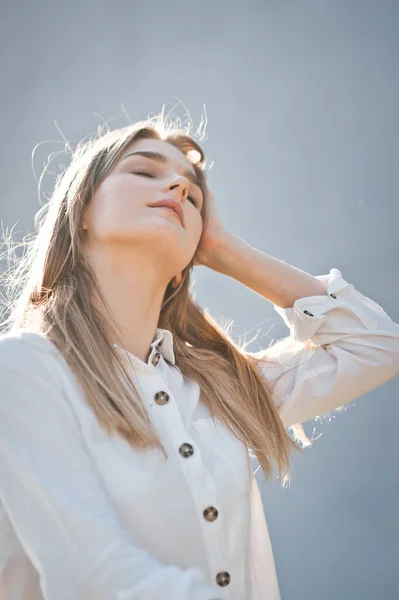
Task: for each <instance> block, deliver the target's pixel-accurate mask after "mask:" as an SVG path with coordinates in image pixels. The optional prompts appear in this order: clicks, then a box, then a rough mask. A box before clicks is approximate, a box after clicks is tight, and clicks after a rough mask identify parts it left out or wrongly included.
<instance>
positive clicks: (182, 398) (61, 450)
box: [0, 269, 399, 600]
mask: <svg viewBox="0 0 399 600" xmlns="http://www.w3.org/2000/svg"><path fill="white" fill-rule="evenodd" d="M320 279H323V280H326V281H327V282H328V289H327V293H326V294H325V295H322V296H314V297H308V298H301V299H300V300H297V301H296V302H295V305H294V307H293V308H289V309H285V310H283V309H280V308H278V307H276V310H277V311H278V313H279V314H280V315H281V316H282V317H283V319H284V320H285V322H286V323H287V325H288V326H289V328H290V330H291V334H292V337H293V338H294V339H296V340H298V341H299V342H301V341H307V340H309V339H311V341H312V342H313V343H314V344H315V346H316V347H315V348H314V349H313V350H312V351H311V352H309V350H305V349H304V350H303V351H300V352H299V353H297V354H295V355H293V354H292V351H290V350H289V349H286V350H285V351H284V352H283V351H282V354H281V356H280V360H279V362H276V360H275V358H270V361H269V360H268V359H267V357H266V358H265V360H264V361H263V362H262V373H263V374H264V376H265V377H266V378H267V380H268V381H270V382H271V383H272V382H274V388H273V389H274V398H275V402H276V405H277V406H278V407H279V412H280V415H281V418H282V420H283V422H284V424H285V425H286V426H288V425H290V424H292V423H296V422H300V421H304V420H306V419H309V418H311V417H314V416H316V415H320V414H325V413H326V412H328V411H330V410H332V409H334V408H337V407H339V406H341V405H343V404H344V403H347V402H349V401H351V400H354V399H355V398H358V397H359V396H360V395H362V394H365V393H366V392H368V391H370V390H372V389H374V388H376V387H378V386H380V385H382V384H383V383H384V382H386V381H388V380H389V379H391V378H393V377H394V376H395V375H397V374H398V371H399V327H398V325H396V324H395V323H394V322H393V321H392V320H391V319H390V317H389V316H388V315H387V314H386V313H385V312H384V311H383V310H382V308H381V307H380V306H378V305H377V304H376V303H375V302H373V301H372V300H370V299H368V298H367V297H365V296H364V295H362V294H361V293H359V292H358V291H357V290H356V289H355V288H354V287H353V285H351V284H348V283H347V282H346V281H345V280H344V279H343V278H342V275H341V273H340V272H339V271H338V270H337V269H332V270H331V272H330V274H329V275H326V276H321V277H320ZM330 294H334V295H335V296H336V297H335V298H334V297H332V296H330ZM304 310H307V311H308V312H310V313H311V314H313V315H314V316H310V315H307V314H305V313H304V312H303V311H304ZM160 340H163V342H162V345H161V346H160V347H159V352H160V353H161V358H160V360H159V362H158V364H157V365H156V366H154V365H153V364H152V362H151V359H152V358H153V356H154V354H155V353H156V352H157V344H158V342H159V341H160ZM118 351H119V352H121V353H122V355H123V356H124V357H125V358H126V361H127V364H128V363H129V362H130V361H129V360H128V359H130V360H131V364H132V366H131V367H130V368H133V369H134V370H135V371H136V375H137V381H138V384H139V388H140V390H141V392H142V397H143V400H144V402H145V404H146V408H147V410H148V413H149V415H150V418H151V420H152V422H153V423H154V424H155V426H156V427H157V429H158V430H159V434H160V436H161V439H162V441H163V443H164V444H165V447H166V451H167V453H168V456H169V459H168V460H166V459H165V457H164V456H163V454H162V453H161V452H160V451H159V450H158V449H151V450H149V451H138V450H137V449H133V448H131V447H130V446H129V445H128V444H127V443H126V442H125V441H124V440H123V439H122V438H120V437H114V438H108V437H107V436H106V434H105V433H104V432H103V431H102V429H100V427H99V426H98V424H97V421H96V418H95V415H94V413H93V411H92V410H91V409H90V407H89V405H88V403H87V402H86V400H85V398H84V396H83V394H82V391H81V389H80V387H79V385H78V384H77V383H76V380H75V379H74V377H73V376H72V374H71V371H70V370H69V368H68V366H67V364H66V362H65V361H64V359H63V358H62V356H61V354H60V353H59V352H58V350H57V349H56V347H55V346H54V345H53V344H52V343H51V342H50V341H49V340H47V339H45V338H44V337H43V336H41V335H39V334H36V333H32V332H20V333H13V334H7V335H4V336H2V338H0V380H1V384H0V501H1V503H0V597H1V598H2V600H43V599H45V600H161V599H162V600H168V599H170V600H172V599H173V600H218V599H224V600H278V599H279V597H280V596H279V589H278V583H277V577H276V571H275V566H274V560H273V554H272V548H271V544H270V539H269V535H268V530H267V525H266V520H265V516H264V510H263V506H262V501H261V496H260V492H259V488H258V485H257V482H256V480H255V478H254V476H253V474H252V469H251V462H250V459H249V456H248V452H247V449H246V448H245V446H244V445H243V444H241V442H239V441H238V440H237V439H236V438H234V437H233V436H232V435H230V433H229V432H228V430H227V428H225V427H224V426H223V425H222V424H221V423H219V422H218V421H217V420H216V421H215V422H214V421H213V420H212V418H211V417H210V415H209V413H208V411H207V409H206V407H205V406H204V405H203V403H202V402H201V401H200V400H199V394H198V391H199V390H198V386H197V384H196V383H194V382H190V381H184V380H183V378H182V376H181V373H180V371H179V370H178V368H177V367H176V366H174V354H173V338H172V334H171V332H169V331H167V330H162V329H158V330H157V334H156V336H155V339H154V341H153V343H152V351H151V355H150V357H149V359H148V363H144V362H143V361H141V360H139V359H138V358H137V357H134V356H133V355H131V354H130V355H129V354H127V353H125V352H124V351H123V350H118ZM272 354H273V352H272V350H271V351H270V356H271V357H272ZM161 390H163V391H166V392H167V393H168V394H169V402H167V403H166V404H164V405H162V404H157V403H156V402H155V400H154V396H155V394H156V392H158V391H161ZM183 443H190V444H192V446H193V448H194V453H193V455H192V456H190V457H188V458H185V457H183V456H182V455H181V454H180V453H179V448H180V446H181V445H182V444H183ZM208 506H213V507H216V508H217V510H218V517H217V519H216V520H214V521H207V520H206V519H205V518H204V516H203V511H204V510H205V509H206V508H207V507H208ZM219 572H227V573H228V574H229V575H230V582H229V583H228V585H226V586H224V587H221V586H220V585H218V584H217V581H216V575H217V574H218V573H219Z"/></svg>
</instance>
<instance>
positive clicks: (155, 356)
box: [151, 352, 161, 367]
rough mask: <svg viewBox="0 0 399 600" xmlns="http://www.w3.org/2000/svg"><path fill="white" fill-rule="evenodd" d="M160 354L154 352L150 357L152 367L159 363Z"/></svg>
mask: <svg viewBox="0 0 399 600" xmlns="http://www.w3.org/2000/svg"><path fill="white" fill-rule="evenodd" d="M160 356H161V355H160V353H159V352H155V354H154V356H153V357H152V360H151V362H152V364H153V365H154V367H156V366H157V364H158V363H159V359H160Z"/></svg>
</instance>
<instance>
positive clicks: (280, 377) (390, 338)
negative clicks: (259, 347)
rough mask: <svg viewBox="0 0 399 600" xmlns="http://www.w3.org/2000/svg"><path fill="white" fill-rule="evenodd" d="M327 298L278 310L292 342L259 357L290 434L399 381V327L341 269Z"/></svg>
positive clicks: (328, 281) (329, 278)
mask: <svg viewBox="0 0 399 600" xmlns="http://www.w3.org/2000/svg"><path fill="white" fill-rule="evenodd" d="M317 279H320V280H321V281H324V282H326V284H327V290H326V294H324V295H321V296H309V297H306V298H300V299H298V300H297V301H296V302H295V303H294V306H293V307H291V308H286V309H284V308H280V307H278V306H275V307H274V308H275V310H276V311H277V312H278V313H279V314H280V315H281V317H282V318H283V320H284V322H285V323H286V325H287V326H288V327H289V329H290V335H289V337H287V338H285V339H284V340H282V341H280V342H278V343H277V344H275V345H274V346H271V347H270V348H268V349H267V350H263V351H261V352H258V353H254V354H253V355H254V356H256V357H258V359H259V358H260V359H261V360H260V362H259V363H258V365H259V367H260V369H261V372H262V374H263V375H264V377H265V379H266V380H267V382H268V383H269V384H271V389H272V392H273V398H274V402H275V404H276V406H277V407H278V410H279V414H280V416H281V419H282V421H283V423H284V424H285V426H286V427H288V426H290V425H293V424H296V423H300V422H303V421H306V420H308V419H310V418H312V417H315V416H318V415H324V414H327V413H328V412H330V411H331V410H333V409H336V408H339V407H341V406H343V405H344V404H347V403H348V402H351V401H353V400H355V399H356V398H359V397H360V396H362V395H364V394H366V393H367V392H370V391H371V390H374V389H375V388H377V387H379V386H381V385H382V384H384V383H385V382H387V381H388V380H390V379H392V378H393V377H395V376H396V375H397V374H398V373H399V326H398V325H397V324H396V323H395V322H394V321H393V320H392V319H391V318H390V317H389V316H388V315H387V313H386V312H385V311H384V310H383V309H382V308H381V306H379V305H378V304H377V303H376V302H374V301H373V300H371V299H370V298H367V296H364V295H363V294H361V293H360V292H359V291H358V290H356V289H355V287H354V286H353V285H352V284H351V283H348V282H347V281H345V279H344V278H343V277H342V274H341V272H340V271H339V270H338V269H335V268H333V269H331V271H330V273H329V275H320V276H317Z"/></svg>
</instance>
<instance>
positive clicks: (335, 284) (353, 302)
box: [274, 268, 384, 344]
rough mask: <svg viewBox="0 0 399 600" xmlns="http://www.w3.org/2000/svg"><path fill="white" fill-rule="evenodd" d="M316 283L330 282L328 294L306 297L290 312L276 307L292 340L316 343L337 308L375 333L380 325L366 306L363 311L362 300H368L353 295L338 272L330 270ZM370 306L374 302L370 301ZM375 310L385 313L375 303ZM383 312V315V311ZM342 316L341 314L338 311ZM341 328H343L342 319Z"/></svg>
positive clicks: (350, 287) (350, 285)
mask: <svg viewBox="0 0 399 600" xmlns="http://www.w3.org/2000/svg"><path fill="white" fill-rule="evenodd" d="M316 279H319V280H321V281H324V282H327V291H326V294H323V295H321V296H307V297H305V298H299V299H298V300H296V301H295V303H294V306H293V307H291V308H281V307H280V306H276V305H274V309H275V310H276V312H278V314H279V315H280V316H281V317H282V318H283V320H284V322H285V324H286V325H287V327H288V328H289V329H290V334H291V338H292V339H293V340H294V341H298V342H306V341H307V340H309V339H311V340H312V341H313V342H314V343H315V344H318V342H317V335H316V334H317V331H318V330H319V328H320V326H321V324H322V323H323V321H324V319H325V315H326V314H327V313H329V312H330V311H335V309H337V308H341V309H342V308H343V307H345V308H347V309H348V308H349V310H350V312H351V313H352V316H353V314H355V315H356V317H358V318H359V320H360V321H361V322H362V323H363V325H364V326H365V327H366V328H367V329H375V328H376V327H377V326H378V322H377V320H376V319H374V318H373V316H372V315H371V314H370V307H367V306H366V304H365V305H364V308H363V307H362V300H361V299H363V300H364V301H366V298H365V297H364V296H362V295H361V294H359V293H358V292H357V293H356V292H355V293H354V294H353V293H352V290H354V286H353V285H352V284H351V283H348V282H347V281H346V280H345V279H344V278H343V276H342V273H341V271H339V269H335V268H333V269H331V270H330V273H329V274H328V275H317V276H316ZM367 300H368V303H370V302H372V301H370V300H369V299H367ZM372 304H373V305H374V308H376V309H377V310H378V309H379V310H380V311H382V309H381V307H380V306H378V305H377V304H376V303H374V302H372ZM382 312H384V311H382ZM339 314H340V315H342V311H339ZM339 320H340V324H339V325H341V326H342V322H341V319H339Z"/></svg>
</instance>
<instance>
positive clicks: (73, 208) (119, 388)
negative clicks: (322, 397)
mask: <svg viewBox="0 0 399 600" xmlns="http://www.w3.org/2000/svg"><path fill="white" fill-rule="evenodd" d="M142 138H152V139H161V140H164V141H167V142H169V143H171V144H173V145H175V146H176V147H177V148H178V149H180V150H181V151H182V152H183V153H184V154H185V156H186V157H187V158H188V159H189V160H190V161H191V163H192V164H193V168H194V170H195V172H196V174H197V176H198V178H199V180H200V182H201V186H202V189H203V193H204V197H205V203H204V208H203V213H202V216H203V218H204V217H205V214H206V189H207V186H206V177H205V162H206V161H205V155H204V152H203V150H202V148H201V146H200V145H199V143H198V142H197V141H195V139H194V137H193V136H191V135H189V134H188V132H187V131H185V130H183V129H181V128H178V127H177V126H176V125H173V124H170V123H168V122H167V121H166V120H165V119H163V118H161V117H160V116H159V115H158V116H156V117H153V118H151V119H147V120H145V121H139V122H136V123H134V124H131V125H128V126H126V127H123V128H119V129H115V130H111V131H107V132H106V133H103V132H100V131H98V132H97V135H95V136H92V138H90V139H88V140H86V141H84V142H81V143H79V144H78V145H77V147H76V149H75V151H74V153H73V156H72V160H71V162H70V164H69V166H68V167H67V168H66V169H65V171H64V172H63V173H61V174H60V175H59V176H58V177H57V179H56V182H55V186H54V191H53V194H52V196H51V198H50V200H49V201H48V203H47V204H45V205H44V206H43V207H42V208H40V210H39V211H38V212H37V213H36V216H35V229H36V234H35V236H34V237H33V239H32V240H30V241H29V242H24V244H23V245H26V246H27V249H26V251H25V253H24V254H23V256H22V257H21V258H20V259H19V260H18V261H17V266H16V268H14V269H13V270H12V275H11V277H10V278H9V285H8V287H7V289H8V292H10V290H12V292H11V295H10V300H9V304H8V308H9V311H10V316H9V318H8V319H7V320H6V321H5V322H3V330H4V325H6V329H5V331H11V332H13V331H16V330H30V331H36V332H38V333H41V334H42V335H44V336H45V337H46V338H48V339H49V340H51V341H52V342H53V343H54V344H55V345H56V346H57V348H58V349H59V351H60V352H61V353H62V355H63V356H64V358H65V360H66V362H67V363H68V365H69V367H70V369H71V371H72V372H73V374H74V376H75V377H76V379H77V381H78V382H79V383H80V385H81V387H82V390H83V392H84V394H85V396H86V398H87V401H88V403H89V404H90V406H91V408H92V409H93V411H94V413H95V415H96V417H97V419H98V422H99V424H100V425H101V426H102V427H103V428H104V429H105V431H106V432H107V434H108V435H111V434H113V433H115V432H118V433H119V435H121V436H122V437H123V438H124V439H125V440H126V441H127V442H128V443H129V444H130V445H132V446H134V447H149V446H158V447H159V448H160V449H161V450H162V451H163V453H164V454H165V455H166V451H165V449H164V447H163V445H162V444H161V442H160V440H159V437H158V435H157V434H156V432H155V430H154V429H153V426H152V424H151V422H150V421H149V419H148V416H147V414H146V410H145V408H144V405H143V403H142V400H141V398H140V395H139V393H138V391H137V389H136V387H135V385H134V383H133V381H132V379H131V377H130V376H129V374H128V372H127V370H126V369H125V366H124V364H123V361H122V360H121V359H120V356H119V354H118V352H117V351H116V350H115V348H114V347H113V343H112V342H113V341H114V340H115V339H116V336H115V333H116V330H115V326H114V324H113V321H112V315H111V314H109V312H108V309H107V306H106V304H105V301H104V300H103V298H102V295H101V292H100V289H99V287H98V284H97V282H96V278H95V276H94V273H93V271H92V270H91V268H90V266H89V265H88V263H87V262H86V261H85V260H84V257H83V255H82V252H81V243H82V233H83V232H82V225H81V223H82V215H83V212H84V210H85V207H86V206H87V204H88V203H89V201H90V199H91V198H92V196H93V194H94V192H95V191H96V189H97V188H98V186H99V185H100V184H101V182H102V181H103V180H104V179H105V178H106V177H107V175H108V174H109V173H110V172H111V170H112V169H113V167H114V166H115V165H116V163H117V161H118V160H119V158H120V157H121V156H122V154H123V153H124V151H125V149H126V148H128V147H129V146H130V145H131V144H132V143H133V142H135V141H137V140H139V139H142ZM191 270H192V262H191V263H190V264H189V265H188V266H187V267H186V268H185V269H184V271H183V279H182V282H181V284H180V285H179V287H178V288H177V289H174V288H173V287H172V285H171V283H169V285H168V287H167V289H166V292H165V297H164V302H163V306H162V309H161V313H160V317H159V324H158V327H160V328H162V329H168V330H170V331H171V332H172V334H173V340H174V353H175V359H176V365H177V366H178V367H179V369H180V370H181V372H182V374H183V376H184V377H185V378H187V379H194V380H195V381H196V382H197V383H198V384H199V387H200V390H201V399H202V400H203V401H204V402H205V403H206V404H207V406H208V407H209V410H210V412H211V414H212V415H213V416H217V417H218V418H220V419H221V420H222V421H223V422H224V423H225V425H226V426H227V427H228V429H229V430H230V431H231V433H233V434H234V435H235V436H236V437H237V438H238V439H239V440H241V441H242V442H243V443H244V444H245V445H246V446H247V447H248V449H249V451H250V455H252V456H253V457H256V458H257V459H258V460H259V463H260V466H261V468H262V470H263V473H264V475H265V477H266V478H267V479H269V478H270V477H271V471H272V462H273V461H275V462H276V465H277V468H278V477H282V482H283V485H285V483H287V482H289V480H290V478H289V467H290V464H289V462H290V461H289V454H290V451H291V450H293V449H294V448H295V449H296V450H298V451H300V452H302V450H300V448H298V446H297V445H296V443H295V442H294V441H293V439H291V437H290V436H289V434H288V433H287V431H286V430H285V427H284V425H283V423H282V421H281V418H280V417H279V414H278V412H277V408H276V406H275V404H274V402H273V396H272V392H271V390H270V388H269V385H268V383H267V382H266V380H265V378H264V377H263V376H262V375H261V372H260V370H259V369H258V368H257V365H256V363H257V361H258V360H261V357H259V356H258V358H257V359H255V358H254V357H253V356H250V353H247V352H246V351H245V348H244V347H243V346H241V345H238V344H236V343H235V342H233V340H232V339H231V337H230V336H229V335H228V333H227V331H225V330H224V329H223V328H222V327H221V326H219V324H218V323H217V322H216V320H215V319H214V318H213V317H212V316H211V315H210V314H209V313H208V312H207V311H205V310H203V309H202V308H201V307H200V306H198V304H197V303H196V301H195V300H194V298H193V297H192V296H191V294H190V273H191ZM93 292H94V294H95V295H96V296H97V298H98V299H100V301H101V303H102V306H103V308H104V309H105V310H104V312H101V311H99V310H98V309H96V308H95V306H94V305H93V303H92V301H91V298H92V293H93ZM300 438H301V436H300V431H299V430H298V438H297V439H298V440H299V439H300ZM305 445H307V444H306V443H305Z"/></svg>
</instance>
